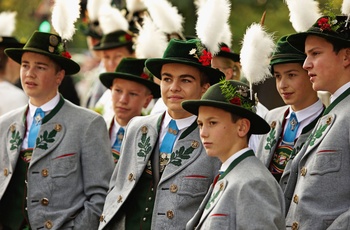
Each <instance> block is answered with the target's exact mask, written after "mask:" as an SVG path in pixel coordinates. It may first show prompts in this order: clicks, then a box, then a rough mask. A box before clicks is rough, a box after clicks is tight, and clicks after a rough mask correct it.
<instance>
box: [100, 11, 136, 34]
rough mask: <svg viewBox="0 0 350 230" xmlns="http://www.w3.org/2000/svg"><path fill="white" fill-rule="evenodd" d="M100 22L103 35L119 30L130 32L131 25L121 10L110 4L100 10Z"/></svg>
mask: <svg viewBox="0 0 350 230" xmlns="http://www.w3.org/2000/svg"><path fill="white" fill-rule="evenodd" d="M98 20H99V22H100V26H101V29H102V31H103V34H109V33H112V32H115V31H117V30H123V31H128V29H129V23H128V21H127V20H126V18H125V17H124V15H123V14H122V13H121V12H120V10H119V9H117V8H114V7H112V6H111V5H109V4H104V5H103V6H101V8H100V12H99V17H98Z"/></svg>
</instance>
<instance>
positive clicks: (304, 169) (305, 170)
mask: <svg viewBox="0 0 350 230" xmlns="http://www.w3.org/2000/svg"><path fill="white" fill-rule="evenodd" d="M306 172H307V169H306V168H305V167H302V169H301V175H302V176H305V175H306Z"/></svg>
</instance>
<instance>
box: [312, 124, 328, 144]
mask: <svg viewBox="0 0 350 230" xmlns="http://www.w3.org/2000/svg"><path fill="white" fill-rule="evenodd" d="M327 126H328V124H325V125H321V126H320V127H318V129H317V130H316V131H315V133H314V134H313V135H312V137H311V141H310V144H309V145H310V146H313V145H314V144H315V141H316V139H318V138H320V137H322V133H323V132H324V131H325V130H326V128H327Z"/></svg>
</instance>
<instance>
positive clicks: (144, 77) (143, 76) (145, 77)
mask: <svg viewBox="0 0 350 230" xmlns="http://www.w3.org/2000/svg"><path fill="white" fill-rule="evenodd" d="M141 78H143V79H146V80H149V76H148V75H147V74H145V73H142V74H141Z"/></svg>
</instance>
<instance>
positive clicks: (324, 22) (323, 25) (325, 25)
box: [317, 18, 332, 31]
mask: <svg viewBox="0 0 350 230" xmlns="http://www.w3.org/2000/svg"><path fill="white" fill-rule="evenodd" d="M317 24H318V26H319V27H320V29H321V30H322V31H323V30H328V31H331V30H332V28H331V25H330V24H329V19H328V18H320V19H319V20H318V21H317Z"/></svg>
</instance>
